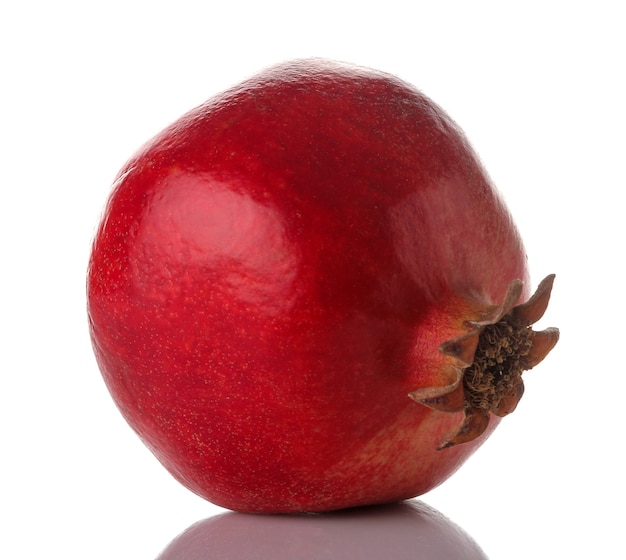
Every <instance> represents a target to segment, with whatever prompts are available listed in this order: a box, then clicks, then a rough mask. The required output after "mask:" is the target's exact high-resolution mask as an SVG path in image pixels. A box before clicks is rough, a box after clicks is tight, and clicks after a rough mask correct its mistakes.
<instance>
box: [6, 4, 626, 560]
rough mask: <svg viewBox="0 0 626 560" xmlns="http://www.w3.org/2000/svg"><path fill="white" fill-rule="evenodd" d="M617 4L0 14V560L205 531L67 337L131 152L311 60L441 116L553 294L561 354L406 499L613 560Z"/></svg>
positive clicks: (618, 347) (149, 547) (620, 394)
mask: <svg viewBox="0 0 626 560" xmlns="http://www.w3.org/2000/svg"><path fill="white" fill-rule="evenodd" d="M619 4H620V3H619V2H608V1H602V0H596V1H595V2H593V3H591V2H566V1H562V2H555V1H542V2H535V1H527V2H524V3H516V4H513V3H506V2H495V1H494V2H485V1H482V2H481V1H477V2H446V1H442V2H428V3H427V2H408V1H403V2H396V1H393V0H386V1H385V2H380V3H376V4H374V3H370V2H364V1H359V2H356V1H355V2H341V1H338V0H335V1H333V2H326V1H323V0H321V1H318V2H312V3H306V4H305V3H298V2H277V1H269V2H239V3H237V2H224V1H222V2H219V3H217V2H211V1H209V2H195V3H194V2H190V1H185V0H179V1H177V2H169V3H167V2H162V1H158V0H153V1H150V2H148V1H145V2H144V1H133V0H126V1H124V2H121V1H116V0H111V1H109V2H104V3H100V4H97V6H98V7H94V6H96V4H94V3H89V2H78V1H69V0H58V1H56V2H43V1H34V2H27V1H25V2H21V3H17V2H12V3H3V7H2V8H0V57H1V58H0V65H1V66H0V68H1V70H0V80H1V82H0V83H1V86H0V165H1V168H0V169H1V173H2V174H1V190H0V228H1V229H0V243H1V253H0V255H1V261H0V262H1V267H2V269H1V275H0V283H1V292H0V293H1V294H2V305H1V307H0V318H1V329H2V336H1V337H0V345H1V356H2V358H1V359H2V361H1V366H0V367H1V372H0V375H1V378H0V379H1V381H0V383H1V386H0V398H1V403H2V404H1V405H0V426H1V430H2V431H1V447H0V453H1V460H0V492H1V494H0V508H1V509H0V513H1V515H2V522H1V527H2V531H1V535H2V536H1V537H0V550H1V551H2V552H1V553H0V554H1V555H2V556H3V557H6V558H12V559H22V558H23V559H33V558H43V557H46V558H48V557H53V558H70V559H83V558H90V559H98V558H122V559H123V558H128V559H131V558H132V559H138V558H145V559H153V558H156V557H157V556H158V554H159V551H160V550H162V549H163V548H164V547H165V546H166V545H167V544H168V542H169V541H170V540H171V539H173V538H174V537H175V536H176V535H177V534H178V533H179V532H181V531H182V530H184V529H185V528H186V527H187V526H189V525H190V524H192V523H194V522H196V521H198V520H200V519H203V518H205V517H208V516H211V515H213V514H217V513H220V512H221V511H222V510H220V509H219V508H217V507H215V506H212V505H211V504H208V503H207V502H204V501H203V500H201V499H200V498H198V497H196V496H195V495H193V494H191V493H190V492H188V491H187V490H185V489H184V488H183V487H182V486H180V485H179V484H178V483H176V482H175V481H174V480H173V479H172V478H171V477H170V475H169V474H167V473H166V472H165V470H164V469H163V468H162V467H161V466H160V465H159V464H158V463H157V461H156V460H155V459H154V458H153V457H152V456H151V455H150V453H149V452H148V451H147V450H146V449H145V448H144V447H143V446H142V444H141V443H140V442H139V440H138V439H137V438H136V437H135V435H134V434H133V433H132V432H131V430H130V429H129V428H128V427H127V426H126V424H125V423H124V421H123V420H122V418H121V416H120V415H119V414H118V412H117V410H116V408H115V407H114V405H113V403H112V401H111V399H110V397H109V395H108V393H107V392H106V389H105V387H104V384H103V382H102V380H101V378H100V375H99V372H98V370H97V367H96V364H95V361H94V359H93V357H92V354H91V348H90V344H89V340H88V335H87V327H86V315H85V296H84V292H85V288H84V276H85V268H86V264H87V258H88V252H89V245H90V241H91V237H92V235H93V231H94V228H95V226H96V223H97V220H98V217H99V213H100V211H101V208H102V206H103V204H104V202H105V199H106V196H107V194H108V191H109V188H110V185H111V182H112V180H113V178H114V176H115V174H116V172H117V170H118V169H119V168H120V167H121V166H122V164H123V163H124V162H125V160H126V159H127V158H128V157H130V155H131V154H132V153H133V152H134V150H135V149H136V148H138V147H139V146H140V145H141V144H142V143H143V142H144V141H145V140H147V139H149V138H150V137H151V136H152V135H153V134H155V133H157V132H158V131H159V130H160V129H161V128H163V127H164V126H166V125H167V124H169V123H170V122H171V121H172V120H174V119H176V118H177V117H178V116H180V115H181V114H182V113H184V112H186V111H187V110H188V109H190V108H192V107H193V106H195V105H197V104H199V103H201V102H203V101H204V100H205V99H206V98H207V97H209V96H211V95H213V94H214V93H217V92H218V91H220V90H222V89H224V88H226V87H228V86H229V85H232V84H234V83H236V82H238V81H240V80H241V79H243V78H245V77H247V76H249V75H250V74H252V73H255V72H256V71H257V70H259V69H261V68H263V67H265V66H267V65H270V64H273V63H275V62H278V61H281V60H284V59H287V58H293V57H301V56H325V57H329V58H336V59H341V60H345V61H350V62H355V63H359V64H363V65H368V66H373V67H376V68H379V69H381V70H385V71H388V72H391V73H394V74H397V75H399V76H400V77H402V78H403V79H405V80H407V81H409V82H411V83H413V84H415V85H416V86H417V87H419V88H420V89H422V90H423V91H424V92H425V93H426V94H428V95H429V96H430V97H432V98H433V99H435V100H436V101H437V102H438V103H439V104H440V105H442V106H443V107H444V108H445V109H446V110H447V111H448V112H449V114H450V115H451V116H452V117H453V118H454V119H455V120H456V121H457V122H458V123H459V124H460V125H461V126H462V127H463V128H464V129H465V131H466V133H467V134H468V136H469V137H470V139H471V141H472V142H473V144H474V146H475V148H476V150H477V151H478V153H479V154H480V156H481V158H482V159H483V161H484V163H485V166H486V167H487V169H488V170H489V172H490V174H491V175H492V177H493V179H494V181H495V182H496V184H497V185H498V186H499V188H500V190H501V191H502V193H503V194H504V196H505V199H506V200H507V203H508V204H509V207H510V209H511V211H512V213H513V214H514V216H515V218H516V221H517V224H518V226H519V228H520V230H521V232H522V235H523V237H524V238H525V242H526V246H527V250H528V254H529V260H530V266H531V272H532V275H533V283H534V284H536V283H537V282H538V281H539V280H540V279H541V278H542V277H543V276H544V275H545V274H547V273H550V272H555V273H556V274H557V280H556V284H555V289H554V296H553V301H552V304H551V306H550V308H549V310H548V313H547V315H546V317H545V320H544V321H543V322H542V325H543V326H551V325H554V326H559V327H560V328H561V341H560V343H559V345H558V346H557V348H556V349H555V351H554V352H553V354H552V355H551V356H549V358H548V359H547V360H546V361H545V362H544V363H543V364H542V365H541V366H539V367H538V368H537V369H536V370H533V371H532V372H528V373H527V374H526V388H527V390H526V395H525V396H524V399H523V400H522V402H521V404H520V407H519V409H518V410H517V411H516V412H515V414H514V415H512V416H510V417H509V418H507V419H505V421H504V422H503V423H502V425H501V426H500V428H499V429H498V430H497V432H496V433H495V434H494V435H493V437H492V438H491V439H490V440H489V441H488V442H487V444H485V446H484V447H483V448H482V449H481V450H479V451H478V453H477V454H476V455H475V456H474V457H472V458H471V459H470V460H469V462H468V463H467V464H466V465H465V466H464V467H463V468H462V469H461V470H460V471H459V472H458V473H457V474H456V475H455V476H454V477H453V478H452V479H450V480H449V481H448V482H446V483H445V484H444V485H442V486H441V487H440V488H438V489H436V490H435V491H433V492H431V493H430V494H428V495H427V496H424V497H423V498H422V499H423V500H424V501H425V502H426V503H428V504H430V505H431V506H433V507H435V508H437V509H438V510H440V511H441V512H442V513H443V514H445V515H446V516H449V517H450V518H452V519H453V520H454V521H455V522H457V523H458V524H459V525H460V526H461V527H463V528H464V529H465V530H466V531H467V532H468V533H469V534H470V535H472V537H473V538H474V539H475V540H476V541H477V542H478V543H479V544H480V545H481V546H482V547H483V549H484V550H485V552H487V553H488V554H489V555H490V557H491V558H492V559H508V560H512V559H527V558H537V559H543V558H546V559H547V558H555V557H558V558H572V557H581V558H583V557H588V558H626V552H625V547H624V544H623V543H624V541H623V539H622V537H623V535H622V533H623V530H624V529H623V525H624V515H623V501H624V499H625V498H626V492H625V483H624V472H626V464H625V460H624V459H623V456H624V454H623V449H622V448H623V447H624V413H623V407H624V398H625V396H626V381H625V379H626V375H625V374H626V372H625V366H624V359H623V352H624V347H625V343H624V335H623V328H624V327H623V324H624V319H623V316H624V311H625V309H624V307H625V306H624V279H623V276H622V274H623V273H622V270H623V268H622V261H623V260H624V242H625V241H626V236H625V233H624V230H625V227H624V212H623V208H624V199H623V198H622V193H623V191H624V187H626V175H625V171H624V170H625V167H626V166H625V160H624V158H625V148H626V142H625V140H624V130H625V127H626V113H625V109H624V106H625V102H624V100H626V87H625V85H624V84H625V79H624V71H625V68H626V64H625V61H624V59H625V58H626V41H625V39H624V37H625V34H624V28H625V26H624V24H625V23H626V22H625V16H624V15H623V11H622V10H623V9H622V8H621V7H620V5H619ZM6 5H12V6H19V7H11V8H7V7H6ZM409 6H413V7H412V8H410V9H409ZM513 6H515V7H513Z"/></svg>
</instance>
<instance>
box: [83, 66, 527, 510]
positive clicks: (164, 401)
mask: <svg viewBox="0 0 626 560" xmlns="http://www.w3.org/2000/svg"><path fill="white" fill-rule="evenodd" d="M515 279H521V280H523V281H524V282H525V288H524V291H523V294H522V296H521V297H520V301H521V300H525V299H526V298H527V297H528V290H527V288H526V287H527V286H528V273H527V268H526V258H525V252H524V248H523V245H522V242H521V239H520V236H519V234H518V232H517V230H516V228H515V226H514V224H513V221H512V219H511V216H510V214H509V213H508V211H507V209H506V207H505V205H504V204H503V201H502V200H501V198H500V197H499V195H498V193H497V192H496V190H495V189H494V187H493V185H492V184H491V182H490V180H489V178H488V177H487V175H486V173H485V171H484V170H483V168H482V166H481V164H480V162H479V160H478V158H477V156H476V155H475V153H474V151H473V150H472V148H471V147H470V145H469V143H468V141H467V140H466V138H465V136H464V134H463V133H462V132H461V130H460V129H459V127H458V126H457V125H456V124H455V123H454V122H453V121H452V120H451V119H450V117H448V116H447V115H446V114H445V113H444V111H443V110H442V109H441V108H439V107H438V106H437V105H436V104H435V103H433V102H432V101H431V100H430V99H428V98H427V97H425V96H424V95H423V94H421V93H420V92H419V91H417V90H416V89H415V88H414V87H412V86H411V85H409V84H407V83H405V82H403V81H401V80H399V79H397V78H395V77H393V76H390V75H388V74H385V73H382V72H378V71H374V70H370V69H365V68H361V67H355V66H352V65H347V64H342V63H336V62H332V61H327V60H318V59H312V60H297V61H290V62H287V63H283V64H280V65H278V66H275V67H272V68H269V69H267V70H265V71H263V72H261V73H260V74H258V75H257V76H255V77H253V78H251V79H249V80H247V81H245V82H243V83H241V84H240V85H238V86H235V87H233V88H231V89H230V90H228V91H226V92H224V93H222V94H220V95H217V96H215V97H213V98H212V99H210V100H209V101H207V102H206V103H205V104H203V105H201V106H200V107H198V108H196V109H194V110H192V111H191V112H189V113H188V114H186V115H185V116H183V117H182V118H181V119H179V120H178V121H177V122H175V123H173V124H172V125H171V126H169V127H168V128H166V129H165V130H164V131H163V132H162V133H160V134H159V135H157V136H156V137H155V138H153V139H152V140H151V141H149V142H148V143H147V144H146V145H144V146H143V147H142V148H141V150H140V151H139V152H138V153H137V154H136V155H135V156H134V157H133V158H132V159H131V160H130V161H129V162H128V163H127V164H126V165H125V167H124V168H123V169H122V170H121V171H120V173H119V175H118V177H117V179H116V181H115V184H114V188H113V191H112V193H111V195H110V198H109V200H108V203H107V206H106V208H105V210H104V213H103V216H102V218H101V221H100V224H99V227H98V229H97V232H96V235H95V239H94V243H93V248H92V254H91V258H90V262H89V269H88V281H87V295H88V315H89V325H90V331H91V337H92V342H93V347H94V351H95V355H96V359H97V362H98V365H99V367H100V370H101V372H102V375H103V377H104V380H105V382H106V385H107V387H108V389H109V391H110V393H111V395H112V397H113V399H114V401H115V402H116V404H117V406H118V407H119V409H120V411H121V413H122V414H123V416H124V417H125V419H126V420H127V422H128V423H129V425H130V426H131V427H132V428H133V429H134V430H135V431H136V432H137V434H138V435H139V436H140V437H141V439H142V440H143V441H144V443H145V444H146V445H147V446H148V447H149V448H150V449H151V451H152V452H153V453H154V454H155V456H156V457H157V458H158V459H159V460H160V461H161V463H162V464H163V465H164V466H165V467H166V468H167V469H168V470H169V471H170V472H171V473H172V474H173V476H174V477H176V478H177V479H178V480H179V481H180V482H181V483H182V484H184V485H185V486H186V487H188V488H189V489H190V490H192V491H193V492H195V493H197V494H199V495H200V496H202V497H204V498H206V499H207V500H209V501H211V502H213V503H215V504H218V505H220V506H223V507H226V508H230V509H234V510H239V511H247V512H270V513H279V512H296V511H326V510H333V509H340V508H346V507H351V506H359V505H366V504H375V503H385V502H392V501H396V500H401V499H405V498H410V497H414V496H417V495H420V494H423V493H425V492H427V491H428V490H430V489H432V488H433V487H435V486H437V485H438V484H440V483H441V482H442V481H443V480H445V479H446V478H448V477H449V476H450V475H451V474H452V473H453V472H454V471H455V470H456V469H457V468H458V467H459V466H460V465H461V464H462V463H463V462H464V461H465V460H466V459H467V458H468V457H469V456H470V455H471V454H472V453H473V452H474V451H475V450H476V449H477V448H478V447H479V446H480V444H481V443H482V442H483V441H484V440H485V439H486V438H487V437H488V436H489V434H490V433H491V432H492V431H493V429H494V428H495V427H496V425H497V423H498V420H499V419H498V418H497V417H495V416H493V417H492V418H491V420H490V422H489V426H488V428H487V430H486V431H485V432H484V434H482V435H481V436H480V437H478V438H476V439H475V440H473V441H471V442H469V443H464V444H462V445H458V446H454V447H450V448H449V449H439V450H438V449H437V447H438V444H439V442H440V441H441V438H442V437H443V435H444V434H445V433H447V432H449V431H450V430H451V429H453V428H454V426H455V425H458V423H459V422H460V419H461V418H462V413H454V414H450V413H445V412H440V411H437V410H432V409H431V408H427V407H425V406H423V405H421V404H419V403H417V402H415V401H414V400H411V399H410V398H409V397H408V394H409V393H410V392H412V391H415V390H417V389H420V388H424V387H429V386H439V385H442V384H444V382H445V380H444V371H445V370H446V368H447V367H449V364H450V357H449V356H444V355H443V354H442V353H441V352H440V350H439V347H440V346H441V344H442V343H443V342H445V341H447V340H450V339H453V338H454V337H457V336H460V335H462V334H463V333H464V332H466V321H468V320H477V319H478V318H479V313H478V311H477V310H480V309H481V306H488V305H495V304H498V303H500V301H501V300H502V298H504V296H505V294H506V290H507V286H508V285H509V283H510V282H511V281H513V280H515Z"/></svg>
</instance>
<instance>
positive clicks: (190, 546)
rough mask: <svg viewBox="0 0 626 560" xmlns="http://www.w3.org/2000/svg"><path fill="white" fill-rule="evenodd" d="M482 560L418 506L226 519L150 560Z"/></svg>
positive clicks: (197, 529)
mask: <svg viewBox="0 0 626 560" xmlns="http://www.w3.org/2000/svg"><path fill="white" fill-rule="evenodd" d="M218 557H219V558H229V559H231V560H249V559H250V558H256V559H258V560H266V559H267V560H293V559H294V558H297V559H298V560H319V559H320V558H324V559H325V560H335V559H337V560H346V559H351V558H359V559H360V560H370V559H376V560H380V559H381V558H389V559H390V560H402V559H407V560H408V559H409V558H410V559H413V558H420V559H421V560H441V559H445V560H486V558H487V556H486V555H485V554H484V553H483V551H482V550H481V549H480V547H479V546H478V545H477V544H476V542H475V541H474V540H473V539H472V538H471V537H470V536H468V535H467V533H465V532H464V531H463V530H462V529H460V528H459V527H458V526H457V525H455V524H454V523H452V522H451V521H450V520H449V519H447V518H445V517H444V516H443V515H441V513H439V512H438V511H436V510H434V509H432V508H430V507H429V506H427V505H425V504H423V503H421V502H405V503H401V504H393V505H387V506H378V507H372V508H358V509H351V510H344V511H341V512H333V513H325V514H321V515H307V516H283V515H280V516H276V515H245V514H242V513H232V512H229V513H225V514H222V515H218V516H215V517H211V518H209V519H205V520H204V521H201V522H199V523H197V524H195V525H192V526H191V527H189V529H187V530H186V531H185V532H184V533H182V534H181V535H179V536H178V537H176V538H175V539H174V540H173V541H172V542H171V543H170V544H169V546H168V547H167V548H166V549H165V550H164V551H163V552H162V553H161V555H160V556H159V557H158V559H157V560H187V559H189V560H191V559H193V560H205V559H206V560H210V559H213V558H218Z"/></svg>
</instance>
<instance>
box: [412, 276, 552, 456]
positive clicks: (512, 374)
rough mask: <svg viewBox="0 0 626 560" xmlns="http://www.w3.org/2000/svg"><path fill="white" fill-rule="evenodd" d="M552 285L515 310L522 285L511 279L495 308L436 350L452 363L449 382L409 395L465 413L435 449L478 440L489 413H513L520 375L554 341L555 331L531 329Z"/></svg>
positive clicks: (546, 282) (547, 281)
mask: <svg viewBox="0 0 626 560" xmlns="http://www.w3.org/2000/svg"><path fill="white" fill-rule="evenodd" d="M553 282H554V275H550V276H548V277H547V278H545V279H544V280H543V281H542V282H541V283H540V284H539V287H538V288H537V291H536V292H535V294H534V295H533V296H532V297H531V298H530V299H529V300H528V301H527V302H526V303H523V304H520V305H517V306H515V302H516V301H518V299H519V297H520V296H521V293H522V289H523V283H522V282H521V281H520V280H514V281H513V282H511V283H510V284H509V287H508V289H507V292H506V295H505V298H504V301H503V302H502V304H501V305H497V306H490V307H488V308H487V309H486V310H485V314H484V316H483V317H481V319H480V320H479V321H468V322H467V323H466V325H467V327H468V328H469V329H471V330H470V332H468V333H467V334H464V335H462V336H459V337H457V338H454V339H452V340H449V341H447V342H445V343H444V344H442V345H441V347H440V350H441V352H442V353H443V354H445V355H446V356H449V357H451V358H453V359H454V360H453V364H452V371H453V381H452V383H448V384H447V385H445V386H444V387H429V388H426V389H419V390H417V391H414V392H412V393H410V395H409V396H410V397H411V398H412V399H414V400H416V401H417V402H419V403H421V404H423V405H425V406H428V407H430V408H433V409H435V410H440V411H443V412H461V411H463V412H464V413H465V414H464V419H463V422H462V423H461V425H460V426H459V427H458V428H457V429H455V430H453V431H452V432H451V433H449V434H448V435H446V436H445V437H444V439H443V441H442V442H441V443H440V445H439V449H444V448H447V447H451V446H453V445H457V444H459V443H466V442H468V441H472V440H473V439H475V438H477V437H478V436H480V435H481V434H482V433H483V432H484V431H485V430H486V429H487V425H488V424H489V418H490V414H491V413H493V414H495V415H496V416H506V415H507V414H510V413H511V412H513V410H515V407H516V406H517V403H518V402H519V400H520V399H521V398H522V394H523V393H524V383H523V381H522V372H523V371H525V370H527V369H531V368H533V367H534V366H536V365H537V364H538V363H539V362H541V360H543V359H544V358H545V357H546V356H547V355H548V353H549V352H550V350H552V348H553V347H554V345H555V344H556V343H557V341H558V339H559V331H558V329H555V328H549V329H546V330H543V331H540V332H536V331H533V330H532V328H531V327H532V324H533V323H535V322H536V321H538V320H539V319H541V317H542V316H543V314H544V312H545V310H546V308H547V306H548V302H549V301H550V293H551V291H552V284H553Z"/></svg>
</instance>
